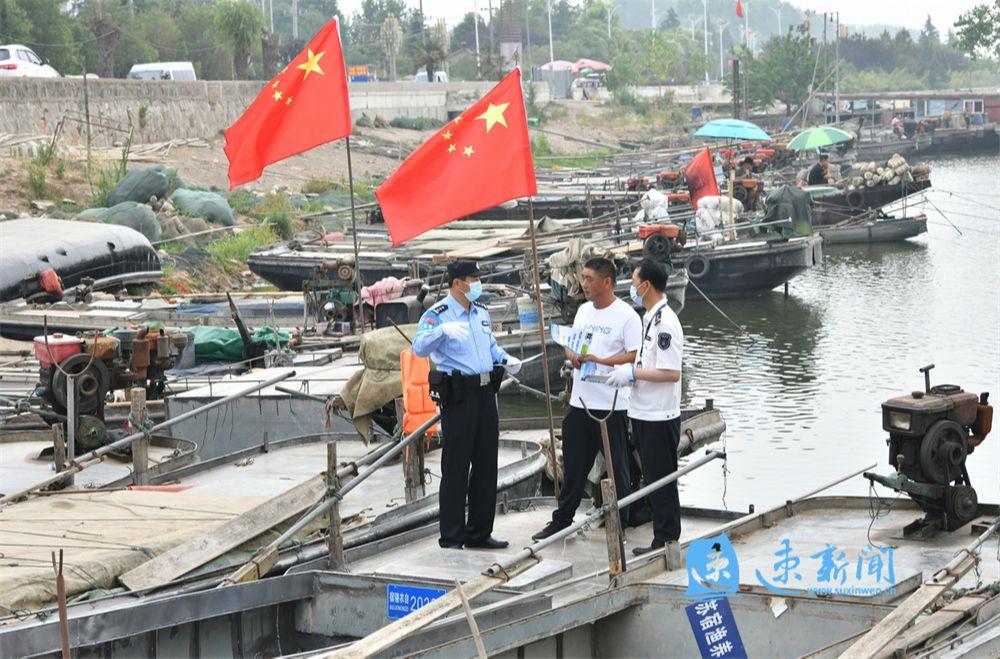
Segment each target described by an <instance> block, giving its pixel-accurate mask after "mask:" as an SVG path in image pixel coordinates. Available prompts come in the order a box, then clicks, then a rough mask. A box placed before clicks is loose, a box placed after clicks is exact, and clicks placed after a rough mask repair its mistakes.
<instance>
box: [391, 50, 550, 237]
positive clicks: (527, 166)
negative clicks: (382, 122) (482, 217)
mask: <svg viewBox="0 0 1000 659" xmlns="http://www.w3.org/2000/svg"><path fill="white" fill-rule="evenodd" d="M537 191H538V189H537V187H536V186H535V164H534V162H533V161H532V159H531V143H530V142H529V140H528V120H527V118H526V116H525V114H524V98H523V96H522V95H521V71H520V70H519V69H514V70H513V71H511V72H510V73H509V74H508V75H507V77H505V78H504V79H503V80H501V81H500V82H499V84H497V86H496V87H494V88H493V89H492V90H490V92H489V93H488V94H486V95H485V96H483V97H482V98H481V99H480V100H479V101H478V102H477V103H475V104H474V105H473V106H472V107H470V108H469V109H468V110H466V111H465V112H463V113H462V114H461V115H459V116H458V117H455V119H454V120H453V121H449V122H448V123H447V124H446V125H445V127H444V128H442V129H441V130H439V131H438V132H437V133H436V134H435V135H434V136H433V137H432V138H430V139H429V140H427V141H426V142H424V143H423V144H422V145H420V148H418V149H417V150H416V151H414V152H413V153H412V154H410V157H409V158H407V159H406V160H405V161H403V164H402V165H400V166H399V169H397V170H396V171H395V172H393V173H392V175H390V176H389V178H387V179H386V180H385V182H384V183H382V185H381V186H379V188H378V190H376V191H375V196H376V197H377V198H378V202H379V205H380V206H381V207H382V216H383V217H384V218H385V224H386V227H388V229H389V236H390V237H391V238H392V244H393V245H399V244H401V243H403V242H404V241H406V240H409V239H410V238H413V237H414V236H419V235H420V234H422V233H424V232H425V231H429V230H430V229H433V228H434V227H439V226H441V225H442V224H446V223H448V222H451V221H452V220H454V219H456V218H459V217H465V216H466V215H469V214H470V213H475V212H477V211H481V210H482V209H484V208H490V207H491V206H496V205H497V204H500V203H503V202H505V201H510V200H511V199H516V198H517V197H528V196H531V195H534V194H535V193H536V192H537Z"/></svg>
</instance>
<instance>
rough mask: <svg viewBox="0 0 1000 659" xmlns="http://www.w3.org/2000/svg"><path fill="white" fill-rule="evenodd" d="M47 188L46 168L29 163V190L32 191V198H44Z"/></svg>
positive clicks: (35, 163)
mask: <svg viewBox="0 0 1000 659" xmlns="http://www.w3.org/2000/svg"><path fill="white" fill-rule="evenodd" d="M46 187H47V186H46V185H45V166H44V165H40V164H38V163H37V162H30V163H28V189H29V190H31V198H32V199H42V198H44V197H45V189H46Z"/></svg>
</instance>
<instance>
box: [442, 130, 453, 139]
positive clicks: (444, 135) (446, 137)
mask: <svg viewBox="0 0 1000 659" xmlns="http://www.w3.org/2000/svg"><path fill="white" fill-rule="evenodd" d="M441 137H443V138H444V139H446V140H450V139H451V131H450V130H446V131H445V132H443V133H441Z"/></svg>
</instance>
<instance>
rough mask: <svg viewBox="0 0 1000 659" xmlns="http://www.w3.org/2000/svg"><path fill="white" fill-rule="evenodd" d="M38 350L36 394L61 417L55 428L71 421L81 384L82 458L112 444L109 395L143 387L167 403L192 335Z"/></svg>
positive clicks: (61, 341)
mask: <svg viewBox="0 0 1000 659" xmlns="http://www.w3.org/2000/svg"><path fill="white" fill-rule="evenodd" d="M34 344H35V346H34V347H35V357H36V358H37V359H38V363H39V383H38V387H37V389H36V392H37V394H38V395H39V396H40V397H41V398H42V399H43V400H44V401H45V403H46V404H47V406H48V407H49V408H50V409H51V411H52V412H54V413H55V414H54V415H53V416H51V417H49V420H50V422H51V421H55V420H57V419H59V418H60V417H65V415H66V413H67V412H68V408H69V405H68V403H69V397H70V396H71V395H72V394H71V391H70V381H69V380H70V377H72V378H73V379H74V380H75V382H76V393H77V395H76V407H75V413H76V415H77V434H76V437H77V451H78V452H79V453H82V452H86V451H90V450H93V449H95V448H98V447H99V446H101V445H103V444H104V443H105V440H106V439H107V436H108V433H107V430H106V428H105V425H104V404H105V402H106V400H107V396H108V393H109V392H111V391H114V390H118V389H127V388H129V387H143V388H144V389H145V390H146V396H147V399H148V400H154V399H157V398H162V396H163V390H164V386H165V380H166V371H167V370H169V369H170V368H171V367H173V364H174V357H175V355H177V354H179V353H180V352H181V351H183V349H184V347H185V346H186V345H187V335H186V334H184V333H182V332H178V333H175V334H173V335H171V334H168V333H167V332H166V331H165V330H163V329H160V330H150V329H147V328H145V327H143V328H139V329H138V330H119V331H116V332H115V333H114V334H113V335H112V336H105V335H101V334H99V335H97V336H89V337H83V336H68V335H64V334H58V333H57V334H50V335H48V336H36V337H35V341H34ZM57 415H58V416H57Z"/></svg>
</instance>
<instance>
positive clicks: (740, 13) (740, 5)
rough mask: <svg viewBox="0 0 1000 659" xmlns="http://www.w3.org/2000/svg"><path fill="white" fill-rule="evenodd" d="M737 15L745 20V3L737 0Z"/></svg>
mask: <svg viewBox="0 0 1000 659" xmlns="http://www.w3.org/2000/svg"><path fill="white" fill-rule="evenodd" d="M736 15H737V16H739V17H740V18H743V3H742V2H740V0H736Z"/></svg>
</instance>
